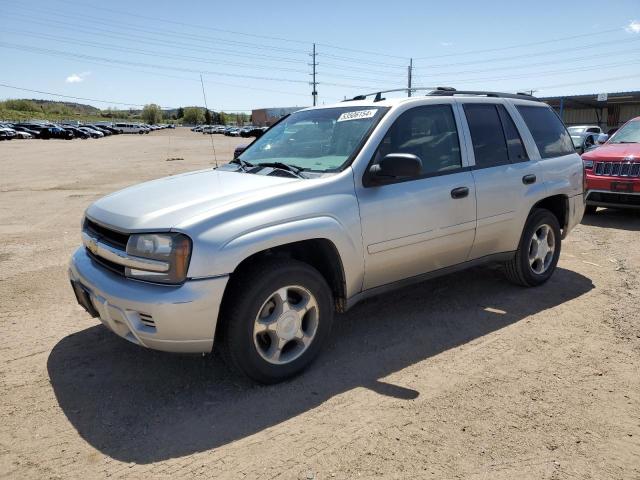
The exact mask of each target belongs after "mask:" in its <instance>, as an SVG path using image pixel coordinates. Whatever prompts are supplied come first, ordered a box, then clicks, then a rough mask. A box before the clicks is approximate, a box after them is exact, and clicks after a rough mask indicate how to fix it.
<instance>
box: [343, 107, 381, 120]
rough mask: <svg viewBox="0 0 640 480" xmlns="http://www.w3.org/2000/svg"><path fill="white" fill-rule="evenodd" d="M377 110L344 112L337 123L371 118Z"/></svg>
mask: <svg viewBox="0 0 640 480" xmlns="http://www.w3.org/2000/svg"><path fill="white" fill-rule="evenodd" d="M377 111H378V109H377V108H372V109H370V110H356V111H355V112H345V113H343V114H342V115H340V116H339V117H338V120H336V121H337V122H346V121H347V120H362V119H363V118H371V117H373V116H374V115H375V114H376V112H377Z"/></svg>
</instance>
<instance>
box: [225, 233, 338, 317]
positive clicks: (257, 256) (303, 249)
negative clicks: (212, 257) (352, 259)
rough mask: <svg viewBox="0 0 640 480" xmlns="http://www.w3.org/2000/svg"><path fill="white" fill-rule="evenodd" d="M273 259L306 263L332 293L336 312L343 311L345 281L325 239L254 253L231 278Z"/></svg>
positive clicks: (330, 244)
mask: <svg viewBox="0 0 640 480" xmlns="http://www.w3.org/2000/svg"><path fill="white" fill-rule="evenodd" d="M273 257H284V258H292V259H295V260H298V261H300V262H304V263H307V264H309V265H311V266H312V267H313V268H315V269H316V270H318V271H319V272H320V274H321V275H322V276H323V277H324V279H325V280H326V281H327V284H328V285H329V287H330V288H331V291H332V292H333V298H334V301H335V307H336V310H338V311H344V310H345V308H346V301H347V294H346V280H345V276H344V269H343V267H342V260H341V259H340V254H339V253H338V249H337V248H336V247H335V245H334V244H333V242H331V241H330V240H327V239H325V238H314V239H311V240H302V241H300V242H293V243H287V244H285V245H279V246H278V247H274V248H269V249H267V250H263V251H261V252H258V253H254V254H253V255H251V256H250V257H247V258H245V259H244V260H243V261H242V262H240V264H239V265H238V266H237V267H236V269H235V271H234V272H233V273H232V274H231V277H232V278H233V276H234V275H235V274H236V273H237V272H239V271H241V269H245V268H247V267H249V266H250V265H252V264H254V263H255V262H258V261H260V260H262V259H265V258H273Z"/></svg>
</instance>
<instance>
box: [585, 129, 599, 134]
mask: <svg viewBox="0 0 640 480" xmlns="http://www.w3.org/2000/svg"><path fill="white" fill-rule="evenodd" d="M587 132H589V133H598V132H600V129H599V128H587Z"/></svg>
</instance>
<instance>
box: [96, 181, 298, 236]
mask: <svg viewBox="0 0 640 480" xmlns="http://www.w3.org/2000/svg"><path fill="white" fill-rule="evenodd" d="M304 181H305V180H300V179H297V178H286V177H270V176H264V175H255V174H250V173H237V172H226V171H219V170H213V169H208V170H201V171H197V172H191V173H185V174H182V175H175V176H172V177H166V178H161V179H158V180H152V181H150V182H145V183H141V184H138V185H134V186H132V187H129V188H125V189H124V190H120V191H118V192H115V193H112V194H110V195H107V196H106V197H103V198H101V199H100V200H97V201H96V202H95V203H93V204H91V205H90V206H89V208H88V209H87V212H86V213H87V216H89V217H90V218H92V219H93V220H96V221H98V222H100V223H103V224H105V225H109V226H112V227H114V228H117V229H121V230H126V231H131V232H134V231H140V230H155V231H167V230H170V229H171V228H172V227H174V226H175V225H177V224H178V223H183V222H185V221H186V220H188V219H189V218H191V217H193V216H196V215H198V214H201V213H203V212H205V211H207V210H211V209H213V208H216V209H220V208H224V207H225V206H227V205H229V204H231V203H234V202H237V201H240V200H244V199H246V198H248V197H256V198H262V197H264V196H266V190H270V189H274V187H276V186H278V185H282V184H285V183H291V182H304Z"/></svg>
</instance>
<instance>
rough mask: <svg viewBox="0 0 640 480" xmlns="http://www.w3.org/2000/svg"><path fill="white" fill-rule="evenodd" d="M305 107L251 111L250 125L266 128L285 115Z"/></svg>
mask: <svg viewBox="0 0 640 480" xmlns="http://www.w3.org/2000/svg"><path fill="white" fill-rule="evenodd" d="M303 108H307V107H277V108H259V109H257V110H252V111H251V123H253V124H254V125H256V126H259V127H268V126H270V125H273V124H274V123H276V122H277V121H278V120H280V119H281V118H282V117H284V116H285V115H289V114H290V113H293V112H297V111H298V110H302V109H303Z"/></svg>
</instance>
